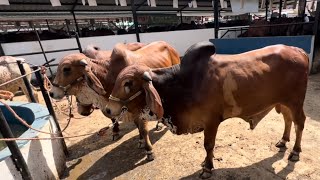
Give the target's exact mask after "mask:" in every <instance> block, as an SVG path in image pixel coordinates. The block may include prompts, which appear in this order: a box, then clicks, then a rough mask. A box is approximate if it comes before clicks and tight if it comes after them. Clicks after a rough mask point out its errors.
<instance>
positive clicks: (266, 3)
mask: <svg viewBox="0 0 320 180" xmlns="http://www.w3.org/2000/svg"><path fill="white" fill-rule="evenodd" d="M265 6H266V21H267V20H268V7H269V0H266V2H265Z"/></svg>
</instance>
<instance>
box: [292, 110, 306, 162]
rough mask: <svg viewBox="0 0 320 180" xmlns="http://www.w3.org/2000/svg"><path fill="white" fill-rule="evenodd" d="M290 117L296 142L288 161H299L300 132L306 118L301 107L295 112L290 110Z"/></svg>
mask: <svg viewBox="0 0 320 180" xmlns="http://www.w3.org/2000/svg"><path fill="white" fill-rule="evenodd" d="M292 115H293V122H294V127H295V131H296V141H295V143H294V146H293V150H292V151H291V153H290V155H289V157H288V159H289V160H290V161H299V154H300V152H301V138H302V132H303V129H304V123H305V120H306V116H305V114H304V111H303V109H302V106H301V108H299V109H296V110H295V111H293V110H292Z"/></svg>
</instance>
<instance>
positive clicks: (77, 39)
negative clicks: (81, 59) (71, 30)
mask: <svg viewBox="0 0 320 180" xmlns="http://www.w3.org/2000/svg"><path fill="white" fill-rule="evenodd" d="M75 36H76V41H77V45H78V48H79V52H80V53H82V47H81V43H80V39H79V35H78V33H77V32H75Z"/></svg>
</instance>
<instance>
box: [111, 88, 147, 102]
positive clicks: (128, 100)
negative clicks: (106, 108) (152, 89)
mask: <svg viewBox="0 0 320 180" xmlns="http://www.w3.org/2000/svg"><path fill="white" fill-rule="evenodd" d="M141 93H142V91H138V92H136V93H135V94H134V95H132V96H130V97H129V98H128V99H126V100H121V99H120V98H117V97H114V96H112V95H110V96H109V100H110V101H115V102H120V103H121V104H123V105H127V104H128V103H129V102H130V101H132V100H134V99H135V98H136V97H138V96H139V95H140V94H141Z"/></svg>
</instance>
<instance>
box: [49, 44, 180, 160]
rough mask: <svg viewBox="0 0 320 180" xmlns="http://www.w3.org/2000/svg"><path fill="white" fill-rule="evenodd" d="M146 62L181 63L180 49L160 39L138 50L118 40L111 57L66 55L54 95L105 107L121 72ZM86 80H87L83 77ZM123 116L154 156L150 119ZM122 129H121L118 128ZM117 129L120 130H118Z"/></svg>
mask: <svg viewBox="0 0 320 180" xmlns="http://www.w3.org/2000/svg"><path fill="white" fill-rule="evenodd" d="M135 63H139V64H144V65H146V66H148V67H151V68H159V67H169V66H172V65H175V64H178V63H180V58H179V54H178V52H177V51H176V50H175V49H173V48H172V47H171V46H170V45H169V44H168V43H166V42H163V41H157V42H153V43H150V44H148V45H146V46H144V47H142V48H140V49H138V50H136V51H131V50H129V49H128V48H127V45H125V44H122V43H120V44H117V45H116V46H115V48H114V49H113V52H112V55H111V58H110V60H106V61H101V60H94V59H90V58H88V57H86V56H85V55H84V54H81V53H77V54H71V55H68V56H66V57H64V58H63V59H62V60H61V61H60V63H59V66H58V70H57V76H56V77H55V79H54V81H53V84H56V87H54V88H52V91H51V95H52V97H53V98H56V99H60V98H62V97H64V95H65V94H69V95H75V96H76V97H77V99H78V100H79V101H80V102H81V103H82V104H88V105H90V104H94V105H96V106H98V107H99V108H100V109H101V110H102V112H103V113H104V114H105V115H106V116H107V117H110V116H109V115H108V112H105V111H103V110H104V107H105V105H106V104H107V102H108V97H109V95H110V93H111V90H112V89H113V85H114V83H115V80H116V78H117V75H118V74H119V72H120V71H121V70H122V69H124V68H125V67H127V66H129V65H131V64H135ZM84 77H85V78H86V81H83V78H84ZM121 120H124V121H125V120H130V121H134V122H135V124H136V125H137V127H138V128H139V132H140V140H139V144H140V146H141V145H142V140H143V139H144V140H145V148H146V151H147V158H148V160H153V158H154V157H153V153H152V145H151V142H150V140H149V135H148V129H147V126H146V123H147V122H146V121H140V120H139V119H138V118H135V119H132V118H131V117H130V115H129V114H127V116H126V117H123V118H122V119H121ZM115 131H118V129H115ZM115 133H117V132H115Z"/></svg>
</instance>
